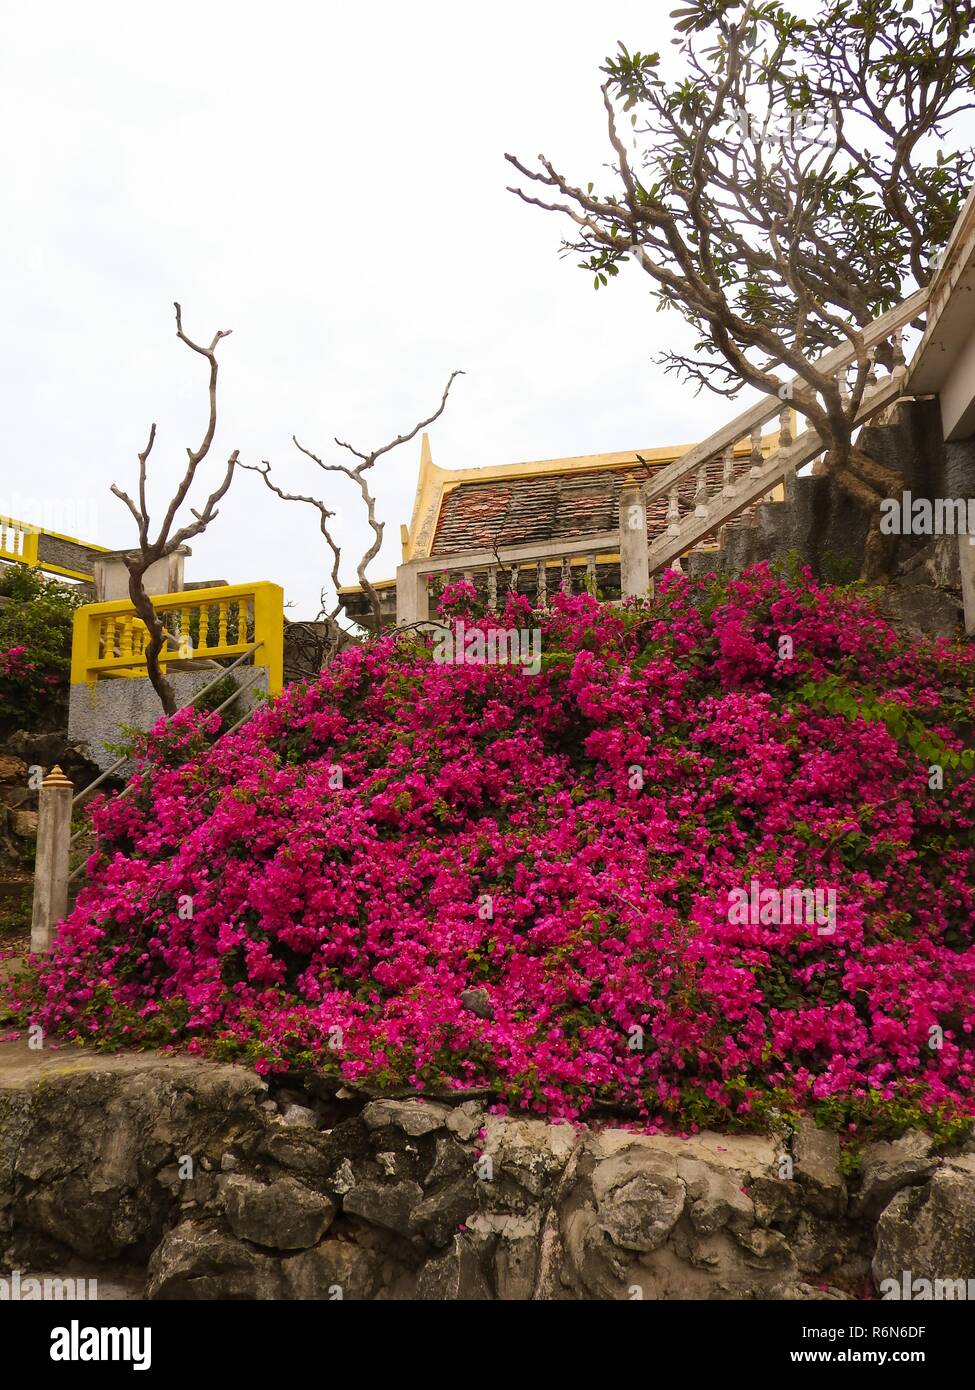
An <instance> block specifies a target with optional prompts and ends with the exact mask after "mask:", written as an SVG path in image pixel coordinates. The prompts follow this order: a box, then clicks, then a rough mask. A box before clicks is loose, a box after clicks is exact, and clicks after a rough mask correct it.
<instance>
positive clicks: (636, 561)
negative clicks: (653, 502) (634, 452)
mask: <svg viewBox="0 0 975 1390" xmlns="http://www.w3.org/2000/svg"><path fill="white" fill-rule="evenodd" d="M648 551H649V547H648V544H647V504H646V501H645V499H644V496H643V489H642V488H641V487H640V486H639V485H638V484H637V483H635V482H632V481H631V480H630V479H627V481H626V482H625V483H624V484H623V487H622V488H621V490H620V593H621V595H622V597H623V598H645V597H646V596H647V595H648V594H652V593H653V585H652V583H651V580H650V562H649V559H648Z"/></svg>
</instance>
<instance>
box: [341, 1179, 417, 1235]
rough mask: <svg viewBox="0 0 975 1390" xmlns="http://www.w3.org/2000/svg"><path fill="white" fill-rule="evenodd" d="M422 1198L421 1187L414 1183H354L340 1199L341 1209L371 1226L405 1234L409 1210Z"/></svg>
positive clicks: (410, 1221)
mask: <svg viewBox="0 0 975 1390" xmlns="http://www.w3.org/2000/svg"><path fill="white" fill-rule="evenodd" d="M422 1201H423V1188H422V1187H420V1185H419V1183H415V1182H393V1183H380V1182H362V1183H357V1184H356V1186H355V1187H354V1188H353V1189H352V1191H351V1192H350V1193H349V1194H348V1195H347V1196H346V1198H345V1201H344V1202H343V1204H342V1206H343V1210H344V1211H346V1212H348V1213H350V1214H351V1215H352V1216H360V1217H362V1219H363V1221H368V1222H369V1224H370V1225H372V1226H382V1227H383V1229H384V1230H387V1231H396V1232H397V1233H398V1234H399V1235H402V1236H408V1235H410V1234H411V1232H412V1229H413V1213H414V1211H415V1210H416V1209H417V1208H418V1207H419V1206H420V1204H421V1203H422Z"/></svg>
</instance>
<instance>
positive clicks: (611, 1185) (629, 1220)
mask: <svg viewBox="0 0 975 1390" xmlns="http://www.w3.org/2000/svg"><path fill="white" fill-rule="evenodd" d="M590 1182H591V1184H592V1195H593V1198H594V1199H595V1202H596V1213H597V1223H596V1224H597V1229H598V1230H599V1231H600V1232H601V1233H602V1234H603V1235H604V1236H605V1237H606V1238H607V1239H609V1240H611V1241H612V1243H613V1244H614V1245H616V1246H618V1247H620V1248H621V1249H623V1250H638V1251H642V1252H645V1253H649V1252H650V1251H651V1250H659V1249H660V1247H661V1245H663V1243H664V1241H665V1240H666V1239H667V1237H668V1236H669V1235H670V1233H671V1231H672V1230H673V1229H674V1227H675V1226H676V1224H677V1219H678V1217H679V1216H680V1214H681V1212H682V1211H683V1210H684V1202H685V1199H686V1196H687V1189H686V1188H685V1186H684V1183H683V1182H682V1180H681V1179H680V1178H679V1177H678V1174H677V1160H676V1159H675V1158H673V1157H672V1156H671V1155H670V1154H655V1153H653V1152H652V1151H651V1150H648V1149H646V1148H644V1147H641V1146H639V1145H634V1146H633V1148H630V1149H624V1150H623V1151H622V1153H618V1154H614V1155H613V1156H612V1157H611V1158H604V1159H603V1160H602V1162H601V1163H598V1164H597V1165H596V1167H595V1168H594V1170H593V1173H592V1177H591V1179H590Z"/></svg>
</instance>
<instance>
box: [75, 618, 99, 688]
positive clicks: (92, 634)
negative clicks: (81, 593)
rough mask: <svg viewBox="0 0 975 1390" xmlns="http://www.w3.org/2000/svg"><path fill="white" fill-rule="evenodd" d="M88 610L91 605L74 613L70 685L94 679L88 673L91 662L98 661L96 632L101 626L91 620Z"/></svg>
mask: <svg viewBox="0 0 975 1390" xmlns="http://www.w3.org/2000/svg"><path fill="white" fill-rule="evenodd" d="M90 608H91V605H90V604H86V605H85V606H84V607H83V608H76V609H75V611H74V620H73V623H72V628H71V684H72V685H84V684H85V682H86V681H88V680H94V679H95V677H94V674H93V673H92V674H91V675H89V672H90V671H91V663H92V660H95V661H97V660H98V632H99V628H100V626H101V624H100V622H97V621H94V620H93V619H92V616H91V613H90V611H89V610H90ZM92 645H94V651H93V650H92Z"/></svg>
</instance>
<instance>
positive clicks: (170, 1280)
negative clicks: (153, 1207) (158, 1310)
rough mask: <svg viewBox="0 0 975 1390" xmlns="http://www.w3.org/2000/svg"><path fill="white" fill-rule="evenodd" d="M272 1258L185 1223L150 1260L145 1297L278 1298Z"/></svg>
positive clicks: (278, 1277) (279, 1292) (278, 1271)
mask: <svg viewBox="0 0 975 1390" xmlns="http://www.w3.org/2000/svg"><path fill="white" fill-rule="evenodd" d="M283 1294H284V1284H283V1281H282V1277H281V1268H280V1265H279V1263H278V1261H277V1260H274V1259H272V1258H271V1257H270V1256H268V1255H262V1254H259V1253H258V1252H257V1251H256V1250H253V1249H252V1248H251V1247H250V1246H249V1245H245V1244H244V1242H243V1241H239V1240H235V1239H234V1237H233V1236H230V1235H227V1234H226V1233H225V1232H223V1231H220V1230H213V1229H209V1230H208V1229H206V1228H204V1227H202V1226H199V1225H197V1224H196V1223H195V1222H192V1221H184V1222H183V1223H182V1224H181V1225H179V1226H177V1227H176V1228H175V1229H174V1230H172V1231H170V1232H169V1233H168V1235H166V1236H165V1237H164V1238H163V1240H162V1242H161V1243H160V1245H159V1247H158V1248H157V1249H156V1250H155V1251H154V1252H153V1256H152V1259H151V1260H150V1261H149V1279H148V1283H147V1285H146V1296H147V1298H165V1299H213V1298H223V1299H263V1298H281V1297H282V1296H283Z"/></svg>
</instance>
